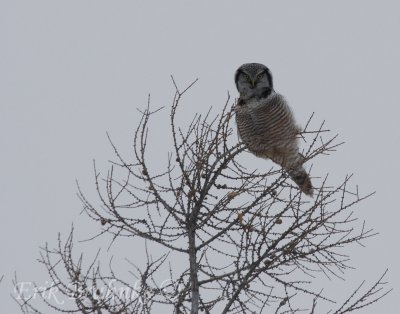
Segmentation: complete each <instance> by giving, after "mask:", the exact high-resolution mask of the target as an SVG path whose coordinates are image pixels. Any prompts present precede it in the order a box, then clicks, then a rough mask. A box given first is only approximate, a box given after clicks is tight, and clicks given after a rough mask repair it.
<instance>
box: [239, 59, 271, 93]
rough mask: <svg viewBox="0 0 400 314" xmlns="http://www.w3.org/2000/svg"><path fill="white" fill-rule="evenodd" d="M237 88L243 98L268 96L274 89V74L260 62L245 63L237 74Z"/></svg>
mask: <svg viewBox="0 0 400 314" xmlns="http://www.w3.org/2000/svg"><path fill="white" fill-rule="evenodd" d="M235 83H236V88H237V90H238V91H239V94H240V98H241V99H242V100H249V99H252V98H256V99H260V98H265V97H267V96H268V95H269V94H270V93H271V92H272V91H273V84H272V74H271V72H270V70H269V69H268V68H267V67H266V66H265V65H263V64H260V63H245V64H243V65H242V66H240V67H239V69H237V71H236V74H235Z"/></svg>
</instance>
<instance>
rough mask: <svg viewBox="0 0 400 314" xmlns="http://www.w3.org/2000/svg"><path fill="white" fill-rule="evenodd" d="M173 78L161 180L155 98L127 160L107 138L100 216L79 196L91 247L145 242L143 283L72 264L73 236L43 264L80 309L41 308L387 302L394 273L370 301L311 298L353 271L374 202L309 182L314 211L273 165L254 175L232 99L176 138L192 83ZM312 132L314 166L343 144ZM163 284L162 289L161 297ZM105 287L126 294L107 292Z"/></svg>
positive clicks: (303, 307)
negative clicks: (93, 229) (90, 228)
mask: <svg viewBox="0 0 400 314" xmlns="http://www.w3.org/2000/svg"><path fill="white" fill-rule="evenodd" d="M171 78H172V82H173V85H174V87H175V96H174V99H173V103H172V105H171V109H170V115H169V119H170V135H171V147H173V148H172V151H171V152H169V153H168V156H167V159H166V166H165V170H164V171H161V172H157V171H155V170H154V169H155V168H156V167H155V165H154V164H152V161H151V160H150V158H149V153H148V151H149V150H148V147H150V145H151V144H152V143H154V141H155V140H154V138H153V137H152V130H153V129H152V126H151V121H152V118H153V117H154V115H156V114H157V115H158V114H161V111H160V110H161V109H162V108H160V109H156V110H151V109H150V97H149V100H148V104H147V108H146V109H145V110H142V111H140V114H141V119H140V121H139V124H138V126H137V128H136V131H135V133H134V136H133V148H134V149H133V154H132V157H131V158H132V160H129V159H127V158H125V157H124V156H122V154H121V153H120V151H119V150H118V148H117V147H116V146H115V144H114V143H113V141H112V140H111V137H110V136H109V135H107V136H108V139H109V141H110V144H111V146H112V148H113V150H114V155H115V160H113V161H110V169H109V170H108V172H107V174H106V175H105V176H102V175H101V173H100V171H99V170H98V169H97V166H96V164H95V163H94V174H95V176H94V177H95V188H96V191H97V194H98V201H99V204H97V205H94V204H93V203H92V202H90V201H89V200H88V199H87V197H86V196H85V195H84V193H83V192H82V190H81V188H80V187H79V186H78V193H79V197H80V199H81V201H82V203H83V211H84V212H85V213H86V214H87V215H88V216H89V217H90V218H91V219H92V220H94V221H96V222H97V223H98V224H99V227H100V230H99V232H98V233H97V234H96V235H94V236H93V237H91V238H90V239H89V240H88V241H90V240H93V239H94V238H97V237H102V236H105V235H111V238H112V240H111V243H110V245H112V244H113V243H114V242H115V241H118V239H120V238H121V237H129V238H134V237H136V238H141V239H144V240H145V241H146V252H145V253H146V262H145V265H143V266H138V265H136V264H134V263H133V262H131V261H130V260H128V263H129V265H130V267H132V272H131V275H132V276H133V278H135V280H136V283H135V284H133V283H132V278H130V279H126V278H124V279H121V278H119V277H118V275H117V274H116V273H115V271H114V269H113V267H112V263H111V262H110V264H109V271H108V274H106V275H104V274H103V271H102V270H101V267H100V258H99V254H97V255H96V256H95V258H94V259H93V260H92V261H91V262H90V263H89V264H88V265H86V263H84V254H82V255H81V256H80V257H79V258H78V259H77V260H75V259H74V258H73V256H74V255H73V253H72V251H73V232H72V231H71V234H70V236H69V237H68V238H67V240H66V242H65V243H64V242H63V241H62V240H61V238H60V237H59V239H58V248H56V249H54V250H51V249H50V248H49V247H48V246H47V245H46V246H45V247H44V248H43V249H42V255H41V259H40V262H41V263H42V264H43V265H44V266H45V267H46V268H47V272H48V274H49V276H50V278H51V280H52V281H53V282H54V283H55V284H54V285H55V286H53V287H52V288H56V289H57V291H58V293H59V294H61V295H62V296H64V297H71V296H72V298H71V299H72V301H73V302H70V304H69V308H66V307H62V306H61V305H58V304H54V303H51V302H50V301H49V300H48V299H46V297H45V296H42V300H43V301H44V303H45V305H46V306H47V307H49V308H51V310H52V311H59V312H63V313H76V312H80V313H151V311H155V309H164V311H166V312H168V311H169V312H171V311H173V312H174V313H191V314H195V313H199V312H200V311H203V312H205V313H264V312H268V313H298V312H302V313H310V314H312V313H316V312H317V311H318V313H321V311H322V310H323V309H327V311H328V310H329V309H330V313H335V314H343V313H349V312H353V311H356V310H358V309H361V308H364V307H365V306H370V305H371V304H373V303H375V302H376V301H378V300H380V299H381V298H382V297H384V296H385V295H386V294H387V293H388V292H389V291H390V290H388V289H387V288H386V287H385V285H386V282H385V281H384V277H385V275H386V272H387V271H385V272H384V274H383V275H382V276H381V277H380V278H379V279H378V280H377V281H376V282H375V283H374V284H373V285H372V286H371V287H370V288H368V289H367V290H366V292H364V293H362V292H361V288H363V287H364V283H363V284H362V285H360V286H359V287H358V288H356V290H354V292H353V293H352V294H351V295H350V297H348V299H346V300H345V301H344V302H343V303H341V304H340V303H337V302H338V301H337V300H334V299H333V298H332V297H330V296H328V295H325V293H324V291H321V290H320V289H318V288H317V287H313V280H314V279H315V278H316V277H321V276H322V277H326V278H328V279H344V278H345V274H346V270H348V269H350V268H351V266H350V265H349V256H348V255H347V254H346V251H348V248H349V247H350V246H351V245H352V244H361V245H363V242H364V240H365V239H367V238H369V237H371V236H374V235H375V233H374V231H373V230H372V229H370V228H368V227H366V225H365V223H363V222H361V223H359V222H358V220H357V218H355V216H354V213H353V210H354V208H356V207H357V206H358V204H359V203H360V202H361V201H363V200H365V199H366V198H368V197H369V196H370V195H372V194H367V195H361V194H360V193H359V190H358V186H355V187H352V186H351V185H352V183H351V181H352V176H351V175H350V176H345V177H344V179H343V181H342V182H341V183H340V184H338V185H336V186H330V183H329V178H328V176H325V177H323V178H314V179H313V182H315V183H317V185H318V186H317V188H316V192H317V193H316V195H315V197H314V199H310V198H306V197H304V195H303V194H301V193H300V192H299V190H298V189H297V187H296V186H294V185H293V184H292V182H291V181H290V179H289V178H288V176H287V175H286V173H285V172H283V171H282V170H281V169H279V168H278V167H277V166H276V165H274V164H272V162H268V161H265V162H264V165H265V166H263V168H262V169H257V168H255V167H254V166H253V164H254V160H255V157H254V156H251V155H249V154H247V153H246V151H245V147H244V145H243V144H241V143H238V139H237V136H236V133H235V131H234V123H233V118H234V105H235V104H234V102H233V104H232V102H231V99H230V96H229V95H228V98H227V101H226V103H225V105H224V107H223V108H222V110H221V112H220V113H219V114H218V115H215V116H213V114H212V111H211V109H210V110H209V111H208V112H206V113H205V114H204V115H201V114H197V115H195V116H194V118H193V119H192V120H191V121H190V122H189V123H188V124H187V125H186V126H180V125H179V123H178V114H179V110H178V109H179V107H180V105H181V103H182V101H183V99H184V96H185V94H186V93H187V92H188V91H189V90H190V89H191V88H192V87H193V85H194V84H195V83H196V81H197V80H195V81H194V82H192V83H191V84H189V86H188V87H187V88H184V89H183V91H181V90H180V89H179V88H178V85H177V84H176V81H175V80H174V78H173V77H171ZM314 125H315V123H314V116H313V115H312V116H311V117H310V119H309V121H308V122H307V124H306V126H305V127H304V129H303V130H302V132H301V134H299V136H300V137H301V138H302V139H303V146H304V149H303V155H304V157H305V160H307V161H308V162H309V163H310V161H312V160H314V159H315V160H316V159H318V158H322V157H324V156H325V155H328V154H332V153H334V152H335V150H336V149H337V147H338V146H340V145H341V144H342V143H341V142H338V141H337V138H338V136H337V135H333V136H331V135H330V134H331V132H330V131H329V130H327V129H326V128H325V126H324V122H323V123H321V124H317V125H316V126H314ZM159 159H160V158H158V160H159ZM147 243H148V244H149V245H147ZM155 247H158V250H159V251H160V252H164V253H161V254H160V256H159V257H157V258H154V257H153V254H152V253H151V251H152V250H154V248H155ZM153 252H154V251H153ZM178 260H179V261H181V262H180V263H179V266H176V263H174V262H175V261H178ZM85 265H86V266H85ZM182 265H185V266H182ZM160 276H163V277H164V278H166V277H167V279H168V281H167V283H165V281H164V283H163V284H162V285H160V284H159V281H158V279H159V278H160ZM15 281H16V286H17V280H16V279H15ZM110 282H113V283H115V284H117V285H118V287H119V288H120V289H122V290H123V291H125V292H127V291H129V292H130V293H123V294H121V293H120V290H118V289H112V288H110ZM89 287H95V288H94V289H92V288H91V289H90V292H88V291H89V290H88V288H89ZM101 287H106V288H105V289H103V290H102V289H101ZM93 291H94V292H93ZM16 301H17V302H18V303H19V305H20V307H21V310H22V311H23V312H24V313H40V311H39V310H38V309H37V307H36V304H35V300H33V299H32V298H31V299H29V298H20V299H17V298H16ZM35 311H36V312H35Z"/></svg>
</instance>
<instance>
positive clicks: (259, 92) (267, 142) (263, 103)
mask: <svg viewBox="0 0 400 314" xmlns="http://www.w3.org/2000/svg"><path fill="white" fill-rule="evenodd" d="M235 83H236V87H237V89H238V91H239V94H240V97H239V100H238V102H237V105H236V108H235V112H236V123H237V127H238V131H239V135H240V138H241V139H242V141H243V142H244V144H245V145H246V147H247V149H248V150H249V151H250V152H251V153H253V154H254V155H256V156H257V157H262V158H268V159H271V160H272V161H274V162H275V163H277V164H278V165H280V166H281V167H282V168H283V169H285V171H286V172H287V173H288V174H289V176H290V177H291V178H292V180H293V181H294V182H295V183H296V184H297V185H298V186H299V188H300V190H301V191H303V192H304V193H305V194H307V195H309V196H312V194H313V187H312V184H311V180H310V177H309V175H308V173H307V172H306V170H305V169H304V168H303V163H304V157H303V156H302V155H301V154H300V153H299V146H298V135H299V132H300V128H299V127H298V126H297V125H296V122H295V120H294V117H293V114H292V111H291V109H290V107H289V105H288V104H287V102H286V100H285V99H284V98H283V96H282V95H280V94H278V93H276V92H275V91H274V88H273V83H272V75H271V72H270V70H269V69H268V68H267V67H266V66H265V65H263V64H259V63H246V64H243V65H242V66H241V67H240V68H239V69H238V70H237V71H236V74H235Z"/></svg>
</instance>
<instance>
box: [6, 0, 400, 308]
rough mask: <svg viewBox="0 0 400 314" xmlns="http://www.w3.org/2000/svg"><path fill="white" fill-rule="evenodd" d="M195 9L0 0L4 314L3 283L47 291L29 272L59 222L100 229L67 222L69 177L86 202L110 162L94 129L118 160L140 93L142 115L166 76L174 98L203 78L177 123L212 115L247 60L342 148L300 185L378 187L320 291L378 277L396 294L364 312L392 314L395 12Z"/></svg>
mask: <svg viewBox="0 0 400 314" xmlns="http://www.w3.org/2000/svg"><path fill="white" fill-rule="evenodd" d="M149 2H150V1H149ZM201 3H202V4H198V3H196V4H194V3H190V2H189V1H158V2H157V3H153V4H151V3H146V4H144V2H139V1H99V0H96V1H94V0H92V1H82V0H81V1H54V0H52V1H38V0H36V1H17V0H9V1H7V0H1V1H0V185H1V188H0V206H1V211H0V215H1V216H0V248H1V258H0V277H1V274H4V275H5V277H4V279H3V282H2V283H1V284H0V304H1V305H0V306H1V309H2V312H4V313H18V308H17V307H16V305H15V304H14V301H13V300H12V299H11V298H10V293H12V285H11V279H12V276H13V272H14V271H17V272H18V275H19V280H21V281H30V280H35V281H36V282H37V283H40V282H41V281H43V282H44V281H45V280H47V279H48V278H47V276H46V275H45V273H44V272H43V269H42V267H41V266H40V265H39V264H38V263H36V261H35V260H36V258H38V257H39V249H38V247H39V246H42V245H43V244H44V243H45V242H46V241H49V242H50V244H55V240H56V236H57V233H58V232H62V234H64V235H66V234H67V233H68V231H69V228H70V225H71V223H74V224H75V227H76V230H77V240H80V239H83V238H85V237H88V236H90V235H92V234H94V233H95V232H96V231H97V230H98V228H99V227H100V226H98V225H96V224H95V223H93V222H92V221H90V220H89V219H87V218H86V216H84V215H80V211H81V205H80V202H79V200H78V199H77V197H76V195H75V194H76V191H77V189H76V185H75V179H78V180H79V182H80V184H81V186H82V187H83V189H84V190H85V191H87V193H88V195H89V196H92V195H94V194H93V187H94V184H93V172H92V159H93V158H96V160H97V161H98V163H99V167H100V168H101V169H103V170H106V169H107V168H106V165H107V163H106V162H107V160H108V159H109V158H111V157H112V150H111V148H110V146H109V144H108V142H107V138H106V132H107V131H108V132H109V133H110V134H111V136H112V138H113V139H114V140H115V142H116V144H117V145H118V146H119V147H120V148H121V150H122V151H123V152H126V153H128V152H129V151H130V150H131V144H132V134H133V130H134V128H135V126H136V123H137V121H138V120H137V119H138V112H137V110H136V108H138V107H139V108H143V107H144V105H145V104H146V100H147V95H148V93H151V97H152V104H153V107H154V108H156V107H159V106H168V105H169V104H170V103H171V100H172V97H173V93H174V89H173V86H172V84H171V81H170V74H173V75H174V76H175V78H176V80H177V82H178V84H180V85H181V86H184V85H186V84H187V83H189V82H190V81H192V80H193V79H194V78H197V77H198V78H199V79H200V80H199V82H198V84H197V85H196V86H195V87H194V88H193V89H192V91H191V92H190V94H189V95H188V97H187V98H186V102H185V108H184V110H183V113H182V114H181V115H180V117H181V119H182V122H183V123H184V122H185V121H186V120H189V119H191V118H192V116H193V115H194V113H195V112H205V111H206V110H207V109H208V108H209V107H210V106H213V107H214V112H215V113H216V112H218V110H220V109H221V108H222V106H223V105H224V103H225V100H226V96H227V92H228V91H229V92H230V94H231V95H232V96H233V97H236V95H237V94H236V90H235V87H234V83H233V74H234V71H235V70H236V68H237V67H238V66H239V65H241V64H242V63H245V62H260V63H264V64H266V65H267V66H268V67H269V68H270V69H271V71H272V73H273V75H274V80H275V89H276V90H277V91H278V92H280V93H282V94H283V95H285V96H286V98H287V99H288V101H289V103H290V104H291V106H292V108H293V110H294V112H295V115H296V118H297V120H298V122H299V123H300V124H303V125H304V123H305V122H306V121H307V118H308V117H309V115H310V114H311V113H312V112H315V116H316V119H317V120H320V121H322V120H326V124H327V126H328V127H329V128H330V129H331V130H333V132H335V133H336V132H337V133H339V134H340V139H342V140H344V141H346V145H345V146H343V147H342V148H341V149H340V150H339V152H338V153H336V154H333V155H332V156H330V157H328V158H324V159H321V162H320V163H318V164H316V162H314V165H313V171H314V173H313V174H314V175H316V176H324V175H325V174H326V173H329V174H330V176H331V177H332V180H333V181H335V180H336V181H339V180H340V179H343V178H344V176H345V175H346V174H347V173H354V175H355V176H354V181H353V182H357V183H358V184H359V186H360V191H361V192H365V193H367V192H371V191H374V190H376V191H377V194H376V195H375V196H373V197H372V198H371V199H369V200H367V201H365V202H363V203H361V204H360V205H359V206H357V211H356V215H357V216H358V217H360V219H361V220H363V219H365V220H366V222H367V225H369V226H371V227H373V228H374V229H375V230H376V231H378V232H380V235H379V236H377V237H375V238H373V239H370V240H368V241H366V242H365V244H366V245H367V247H366V248H359V247H353V248H352V249H351V250H349V252H348V253H349V254H350V253H351V256H352V258H353V259H352V262H351V264H352V265H353V266H354V267H356V269H355V270H353V271H349V272H347V273H346V275H345V277H346V278H347V281H346V282H340V281H336V282H331V285H332V286H333V287H334V288H333V289H336V290H337V291H341V290H345V289H351V288H355V287H356V286H357V285H358V284H359V283H360V282H361V281H362V280H364V279H367V281H368V282H372V281H373V280H375V279H377V278H378V276H379V275H380V274H381V273H382V272H383V271H384V270H385V269H386V267H389V269H390V272H389V274H388V279H389V280H390V282H391V287H394V288H395V290H394V291H393V292H392V293H391V295H389V296H388V297H387V298H385V299H384V300H383V301H382V302H380V303H378V304H376V305H373V306H372V307H370V308H367V309H365V310H364V311H361V312H362V313H378V312H379V313H385V314H395V313H396V314H397V313H399V305H398V299H399V297H400V294H399V290H398V287H399V285H400V270H399V267H398V265H400V257H399V256H400V254H399V245H398V241H399V239H398V233H397V231H398V219H399V218H400V214H399V208H398V206H399V205H398V196H399V183H398V178H399V175H400V166H399V163H398V159H399V153H400V147H399V145H400V131H399V126H398V117H399V114H400V109H399V97H398V92H399V73H400V61H399V56H400V40H399V38H400V36H399V30H400V4H398V1H366V0H358V1H344V0H342V1H330V2H329V3H327V2H326V1H279V2H278V1H274V2H272V1H246V2H244V1H241V2H238V1H219V2H217V1H214V2H213V1H202V2H201ZM168 118H169V116H168V112H167V111H165V112H164V113H162V114H160V115H159V116H158V119H159V120H157V123H156V124H155V125H154V127H155V129H154V134H155V137H154V142H153V145H154V146H155V147H156V150H157V151H159V154H154V155H153V156H150V157H149V158H151V160H149V161H153V162H154V163H158V164H159V163H160V161H159V160H161V161H162V162H165V160H166V158H167V154H166V152H167V151H168V150H170V147H169V146H168V141H167V140H166V139H165V137H166V136H167V132H166V131H167V130H168V122H169V121H168V120H167V119H168ZM249 156H250V155H249ZM249 158H250V157H249ZM249 162H251V163H254V162H258V163H259V165H260V167H262V166H264V165H263V163H265V167H266V168H267V167H269V166H270V163H268V162H267V161H259V160H257V161H254V160H251V161H249ZM355 209H356V208H355ZM101 245H103V246H106V245H108V242H107V239H106V238H103V239H102V240H101V241H99V242H96V245H95V246H101ZM123 245H124V249H123V250H120V251H118V250H114V252H113V254H115V255H119V256H120V257H121V258H124V257H128V258H130V259H131V260H135V258H136V257H137V256H138V254H141V253H140V250H141V248H137V247H135V248H132V247H131V245H130V244H129V242H124V244H123ZM87 246H88V245H86V246H85V245H81V246H78V245H77V249H78V248H79V249H85V247H87ZM89 246H90V247H93V244H92V245H90V244H89ZM348 291H350V290H348ZM338 293H339V292H338ZM345 296H346V295H345V294H343V296H342V299H343V298H344V297H345ZM50 312H51V311H49V313H50Z"/></svg>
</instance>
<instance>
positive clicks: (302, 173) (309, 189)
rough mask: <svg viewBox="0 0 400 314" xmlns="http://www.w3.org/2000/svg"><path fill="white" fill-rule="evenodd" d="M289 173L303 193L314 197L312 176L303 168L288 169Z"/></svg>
mask: <svg viewBox="0 0 400 314" xmlns="http://www.w3.org/2000/svg"><path fill="white" fill-rule="evenodd" d="M287 172H288V174H289V176H290V177H291V178H292V180H293V181H294V182H295V183H296V184H297V185H298V186H299V188H300V190H301V191H302V192H303V193H305V194H307V195H308V196H313V186H312V184H311V179H310V176H309V175H308V173H307V171H306V170H305V169H304V168H303V167H299V168H297V169H287Z"/></svg>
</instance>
